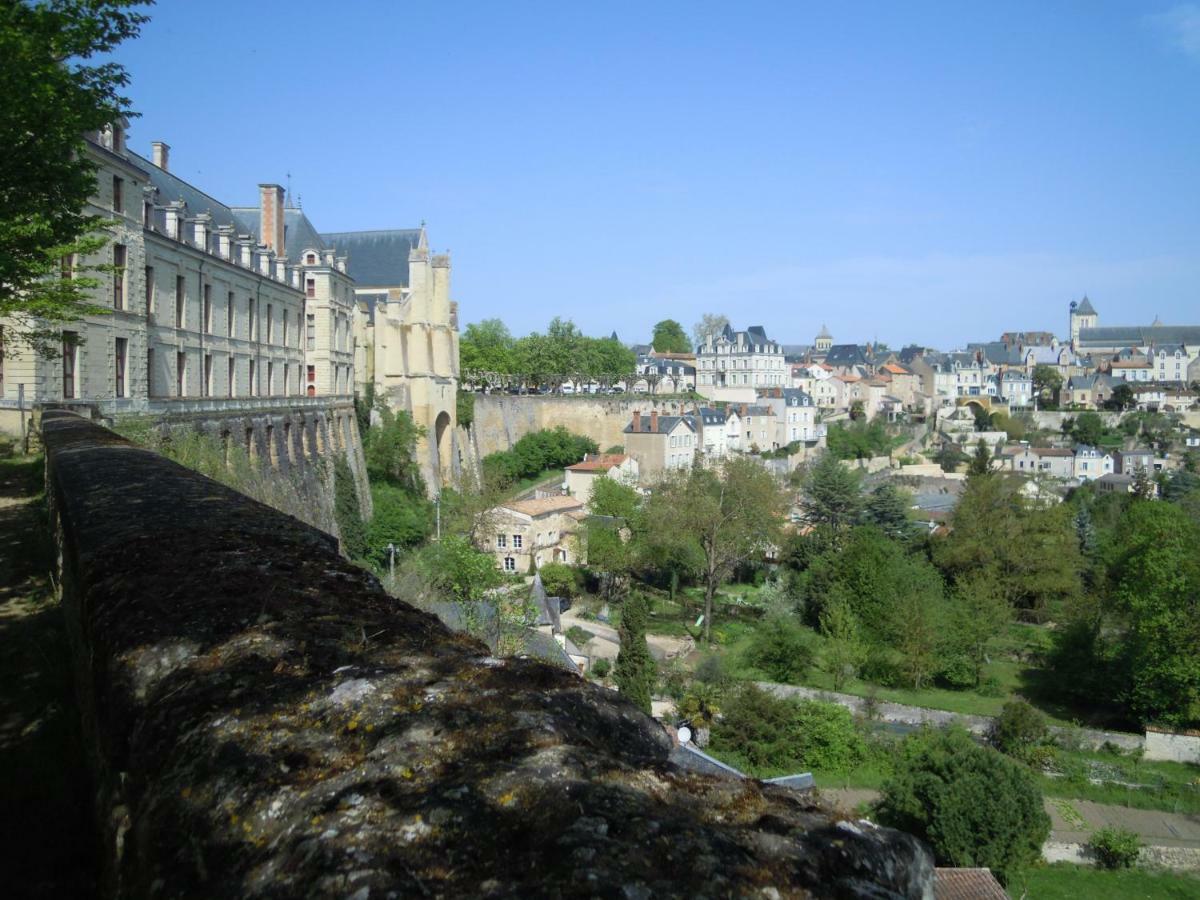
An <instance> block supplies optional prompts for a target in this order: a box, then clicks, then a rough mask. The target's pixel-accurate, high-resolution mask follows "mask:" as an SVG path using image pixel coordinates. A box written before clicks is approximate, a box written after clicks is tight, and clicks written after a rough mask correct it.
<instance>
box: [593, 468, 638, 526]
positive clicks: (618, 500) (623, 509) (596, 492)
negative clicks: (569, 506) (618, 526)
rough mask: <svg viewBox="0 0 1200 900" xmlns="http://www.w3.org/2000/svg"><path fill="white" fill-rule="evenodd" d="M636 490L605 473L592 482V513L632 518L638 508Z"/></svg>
mask: <svg viewBox="0 0 1200 900" xmlns="http://www.w3.org/2000/svg"><path fill="white" fill-rule="evenodd" d="M639 499H640V498H639V497H638V492H637V491H636V490H634V489H633V488H632V487H630V486H629V485H627V484H622V483H621V482H619V481H616V480H614V479H612V478H609V477H608V476H607V475H601V476H600V477H599V478H596V479H595V480H594V481H593V482H592V500H591V504H590V505H591V509H592V513H593V514H594V515H597V516H612V517H614V518H618V519H632V518H633V516H634V514H635V513H636V512H637V509H638V502H639Z"/></svg>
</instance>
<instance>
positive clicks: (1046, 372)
mask: <svg viewBox="0 0 1200 900" xmlns="http://www.w3.org/2000/svg"><path fill="white" fill-rule="evenodd" d="M1062 386H1063V378H1062V374H1061V373H1059V371H1058V369H1056V368H1055V367H1054V366H1048V365H1045V364H1044V363H1043V364H1039V365H1036V366H1034V367H1033V389H1034V390H1035V391H1036V392H1037V395H1038V397H1040V398H1041V399H1042V400H1048V401H1051V402H1054V401H1056V400H1057V399H1058V392H1059V391H1061V390H1062Z"/></svg>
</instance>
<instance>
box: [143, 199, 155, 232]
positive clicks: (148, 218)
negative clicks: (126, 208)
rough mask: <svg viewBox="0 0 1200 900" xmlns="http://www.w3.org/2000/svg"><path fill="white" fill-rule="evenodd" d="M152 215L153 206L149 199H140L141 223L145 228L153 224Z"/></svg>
mask: <svg viewBox="0 0 1200 900" xmlns="http://www.w3.org/2000/svg"><path fill="white" fill-rule="evenodd" d="M153 217H154V207H153V206H152V205H151V203H150V201H149V200H143V201H142V224H143V225H145V226H146V227H147V228H149V227H150V226H151V225H152V224H153V222H152V219H153Z"/></svg>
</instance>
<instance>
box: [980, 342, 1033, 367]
mask: <svg viewBox="0 0 1200 900" xmlns="http://www.w3.org/2000/svg"><path fill="white" fill-rule="evenodd" d="M981 349H982V350H983V355H984V357H985V358H986V359H987V361H988V362H990V363H992V364H993V365H1009V366H1020V365H1024V363H1025V354H1024V353H1023V352H1022V351H1021V349H1020V348H1018V347H1016V346H1012V345H1009V344H1005V343H1003V342H1001V341H989V342H988V343H986V344H984V345H983V346H982V348H981Z"/></svg>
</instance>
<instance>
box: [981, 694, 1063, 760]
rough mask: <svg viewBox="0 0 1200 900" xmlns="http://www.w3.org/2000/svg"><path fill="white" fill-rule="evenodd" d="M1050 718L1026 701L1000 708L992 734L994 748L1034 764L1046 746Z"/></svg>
mask: <svg viewBox="0 0 1200 900" xmlns="http://www.w3.org/2000/svg"><path fill="white" fill-rule="evenodd" d="M1048 734H1049V729H1048V728H1047V726H1046V717H1045V716H1043V715H1042V714H1041V713H1040V712H1038V711H1037V710H1036V709H1034V708H1033V707H1032V706H1030V705H1029V704H1028V703H1026V702H1025V701H1024V700H1010V701H1009V702H1008V703H1005V704H1004V706H1003V707H1002V708H1001V709H1000V715H998V716H997V717H996V720H995V722H993V723H992V731H991V734H990V735H989V739H990V740H991V743H992V746H993V747H995V748H996V749H997V750H999V751H1000V752H1001V753H1003V754H1005V755H1006V756H1011V757H1014V758H1015V759H1019V760H1021V761H1022V762H1026V763H1031V762H1033V761H1034V757H1035V756H1036V755H1037V754H1036V750H1037V748H1038V747H1040V746H1043V745H1044V744H1045V743H1046V738H1047V736H1048Z"/></svg>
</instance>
